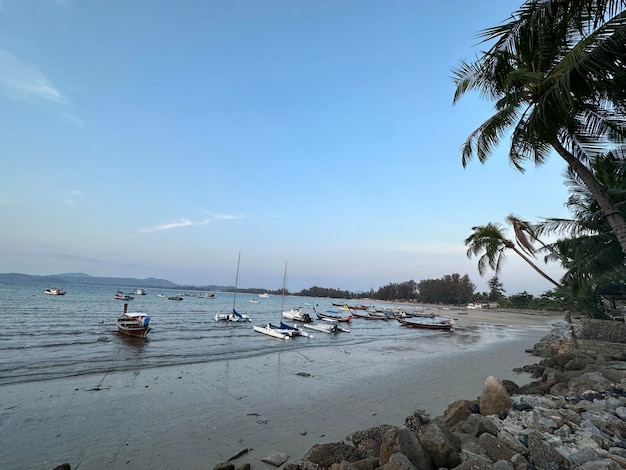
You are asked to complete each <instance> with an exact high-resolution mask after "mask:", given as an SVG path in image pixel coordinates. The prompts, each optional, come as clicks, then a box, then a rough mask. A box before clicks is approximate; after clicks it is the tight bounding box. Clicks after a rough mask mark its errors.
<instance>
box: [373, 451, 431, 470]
mask: <svg viewBox="0 0 626 470" xmlns="http://www.w3.org/2000/svg"><path fill="white" fill-rule="evenodd" d="M380 468H381V469H382V470H421V469H419V468H418V467H416V466H415V465H413V463H412V462H411V461H410V460H409V459H408V458H407V457H406V455H404V454H400V453H397V454H392V455H391V456H390V457H389V460H388V461H387V463H386V464H385V465H382V466H381V467H380Z"/></svg>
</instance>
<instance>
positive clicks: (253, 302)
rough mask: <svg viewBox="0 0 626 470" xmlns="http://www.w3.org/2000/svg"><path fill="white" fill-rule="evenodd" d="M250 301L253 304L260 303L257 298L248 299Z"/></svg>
mask: <svg viewBox="0 0 626 470" xmlns="http://www.w3.org/2000/svg"><path fill="white" fill-rule="evenodd" d="M248 302H250V303H251V304H258V303H259V301H258V300H256V299H250V300H248Z"/></svg>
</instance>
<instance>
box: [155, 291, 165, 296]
mask: <svg viewBox="0 0 626 470" xmlns="http://www.w3.org/2000/svg"><path fill="white" fill-rule="evenodd" d="M157 297H165V294H164V293H163V292H161V293H160V294H159V295H157Z"/></svg>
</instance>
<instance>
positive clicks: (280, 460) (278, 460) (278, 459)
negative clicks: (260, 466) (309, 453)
mask: <svg viewBox="0 0 626 470" xmlns="http://www.w3.org/2000/svg"><path fill="white" fill-rule="evenodd" d="M287 460H289V456H288V455H287V454H285V453H284V452H276V453H274V454H272V455H268V456H267V457H264V458H262V459H261V461H262V462H265V463H269V464H270V465H273V466H274V467H280V466H281V465H282V464H284V463H285V462H286V461H287Z"/></svg>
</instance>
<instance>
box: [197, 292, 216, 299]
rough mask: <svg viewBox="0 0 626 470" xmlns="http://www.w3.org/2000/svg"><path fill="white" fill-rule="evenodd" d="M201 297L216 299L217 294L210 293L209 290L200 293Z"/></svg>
mask: <svg viewBox="0 0 626 470" xmlns="http://www.w3.org/2000/svg"><path fill="white" fill-rule="evenodd" d="M198 297H200V298H201V299H214V298H215V294H209V293H208V292H207V293H205V294H202V295H198Z"/></svg>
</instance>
